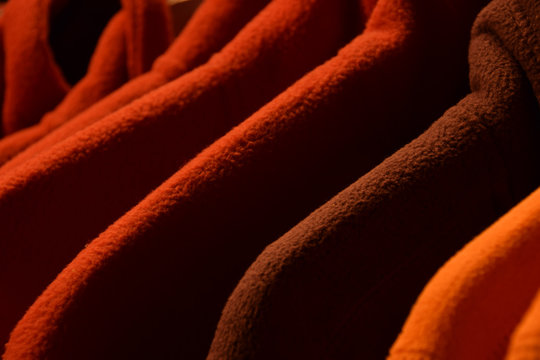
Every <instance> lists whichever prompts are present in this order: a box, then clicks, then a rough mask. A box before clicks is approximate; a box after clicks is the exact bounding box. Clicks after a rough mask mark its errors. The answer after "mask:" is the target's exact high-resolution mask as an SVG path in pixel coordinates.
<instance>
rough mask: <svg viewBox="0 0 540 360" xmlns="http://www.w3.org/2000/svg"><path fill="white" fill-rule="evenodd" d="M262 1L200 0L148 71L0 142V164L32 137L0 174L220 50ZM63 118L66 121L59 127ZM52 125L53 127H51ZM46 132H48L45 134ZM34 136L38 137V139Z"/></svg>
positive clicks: (259, 7) (258, 7)
mask: <svg viewBox="0 0 540 360" xmlns="http://www.w3.org/2000/svg"><path fill="white" fill-rule="evenodd" d="M268 1H269V0H251V1H249V0H206V1H205V2H204V3H203V4H202V5H200V6H199V8H198V9H197V11H196V13H195V14H194V15H193V17H192V18H191V20H190V21H189V23H188V24H187V25H186V27H185V28H184V29H183V30H182V33H181V34H180V35H179V36H178V37H177V38H176V40H175V41H174V43H173V44H172V45H171V47H170V48H169V50H168V51H167V52H166V53H165V54H164V55H163V56H161V57H160V58H159V59H158V60H157V61H156V63H155V64H154V65H153V67H152V71H151V72H149V73H148V74H144V75H143V76H140V77H138V78H136V79H134V80H133V81H130V82H129V83H128V84H126V85H125V86H123V87H122V88H120V89H119V90H118V91H116V92H114V93H112V94H111V95H110V96H107V97H106V98H104V99H103V100H102V101H100V102H98V103H97V104H95V105H94V106H92V107H90V108H89V109H87V110H86V111H84V112H82V113H81V114H80V115H79V116H76V117H75V118H72V115H71V114H64V113H62V112H59V113H56V112H54V113H52V114H50V115H49V116H46V117H45V118H44V119H43V120H42V121H41V122H40V123H39V124H37V125H35V126H32V127H30V128H28V129H25V130H24V131H19V132H18V133H16V134H14V135H12V136H10V137H8V138H6V139H3V140H2V141H0V165H2V164H4V163H6V161H8V160H9V159H11V158H13V157H14V156H15V155H17V154H18V153H19V152H21V151H23V150H24V149H26V148H27V147H28V146H30V145H31V144H33V143H34V142H36V141H37V143H36V144H34V146H31V147H30V148H29V149H27V150H26V151H24V152H23V153H21V154H20V155H19V156H17V157H15V158H14V159H12V160H11V161H10V162H8V163H7V164H5V165H4V166H3V167H1V168H0V174H2V173H5V172H6V171H9V170H11V169H13V168H15V167H17V166H18V165H20V164H22V163H24V162H25V161H26V160H28V159H30V158H32V157H34V156H35V155H36V154H39V153H40V152H41V151H43V150H45V149H48V148H50V147H51V146H52V145H54V144H56V143H58V142H59V141H61V140H63V139H65V138H67V137H68V136H70V135H72V134H74V133H75V132H77V131H79V130H81V129H83V128H85V127H86V126H88V125H90V124H92V123H93V122H95V121H97V120H100V119H102V118H103V117H104V116H106V115H108V114H109V113H111V112H113V111H115V110H118V109H119V108H121V107H123V106H124V105H127V104H129V103H130V102H131V101H133V100H135V99H136V98H138V97H140V96H142V95H144V94H145V93H147V92H149V91H151V90H153V89H155V88H158V87H159V86H161V85H163V84H165V83H167V82H169V81H171V80H173V79H175V78H177V77H178V76H180V75H182V74H183V73H185V72H187V71H189V70H191V69H193V68H195V67H196V66H198V65H200V64H202V63H204V62H206V60H208V58H209V57H210V55H212V54H213V53H214V52H216V51H218V50H220V49H221V48H222V47H223V45H225V44H226V43H227V42H228V41H229V40H230V39H231V38H232V37H233V36H234V35H235V34H236V33H237V32H238V30H239V29H240V28H241V27H242V26H244V25H245V23H246V22H247V21H248V20H249V19H250V18H252V17H253V16H254V14H256V13H257V12H258V11H259V10H260V9H261V8H262V7H263V6H264V5H265V4H266V3H267V2H268ZM143 3H144V1H143ZM150 40H151V39H150ZM66 122H67V124H66V126H61V125H63V124H65V123H66ZM58 127H60V129H58V131H53V130H55V129H56V128H58ZM49 133H51V134H50V135H49V136H46V135H47V134H49ZM43 137H45V138H43ZM42 138H43V139H42ZM39 139H42V140H41V141H38V140H39Z"/></svg>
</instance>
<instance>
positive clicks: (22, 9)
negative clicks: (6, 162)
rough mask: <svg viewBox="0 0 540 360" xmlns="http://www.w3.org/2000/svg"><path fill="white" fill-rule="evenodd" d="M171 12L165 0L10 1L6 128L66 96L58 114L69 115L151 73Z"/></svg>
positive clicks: (29, 120) (33, 118)
mask: <svg viewBox="0 0 540 360" xmlns="http://www.w3.org/2000/svg"><path fill="white" fill-rule="evenodd" d="M117 10H119V11H118V12H117ZM116 12H117V13H116ZM115 13H116V15H114V14H115ZM111 17H112V19H111V20H110V21H109V19H110V18H111ZM169 17H170V16H169V13H168V9H167V5H166V3H165V1H164V0H150V1H145V0H123V1H122V2H121V6H120V3H119V2H118V1H110V0H101V1H89V0H85V1H82V0H77V1H75V0H72V1H70V2H66V1H63V2H62V1H59V0H11V1H9V3H8V4H7V5H6V7H5V10H4V15H3V34H2V37H3V43H4V44H3V50H4V58H5V66H4V67H2V69H1V71H2V72H3V75H4V77H5V85H4V88H3V89H2V90H3V91H4V102H3V107H2V125H3V129H4V133H5V134H9V133H13V132H15V131H17V130H20V129H22V128H25V127H27V126H30V125H33V124H35V123H37V122H39V120H40V119H41V117H42V116H43V115H44V114H45V113H46V112H48V111H50V110H52V109H53V108H55V107H56V106H57V105H58V104H59V103H60V102H61V100H62V99H64V97H65V96H66V95H68V96H67V98H66V99H65V100H64V101H63V102H62V105H61V106H60V107H59V108H57V109H56V110H55V112H54V114H55V115H53V116H56V117H63V118H66V117H67V118H69V117H71V116H73V115H75V114H76V113H78V112H80V111H82V110H83V109H85V108H86V107H88V106H89V105H91V104H92V103H94V102H96V101H98V100H99V99H100V98H102V97H103V96H105V95H107V94H109V93H110V92H112V91H113V90H115V89H116V88H118V87H119V86H120V85H122V84H123V83H124V82H126V81H127V80H128V79H130V78H133V77H136V76H138V75H140V74H142V73H143V72H145V71H147V70H148V69H149V68H150V65H151V64H152V62H153V61H154V60H155V58H156V57H157V56H158V55H160V54H161V53H162V52H163V51H165V49H166V48H167V46H168V45H169V43H170V40H171V31H172V30H171V24H170V19H169ZM107 22H108V24H107ZM106 24H107V25H106ZM105 25H106V27H105ZM103 27H105V29H104V30H103V34H102V35H101V36H100V34H101V31H102V28H103ZM98 38H99V41H98ZM96 42H97V45H96ZM94 47H95V50H94ZM92 52H93V54H92ZM87 67H88V70H87ZM85 73H86V75H85ZM72 84H76V85H75V86H74V87H73V88H71V85H72ZM8 155H11V154H4V153H2V154H1V155H0V158H5V157H6V156H8Z"/></svg>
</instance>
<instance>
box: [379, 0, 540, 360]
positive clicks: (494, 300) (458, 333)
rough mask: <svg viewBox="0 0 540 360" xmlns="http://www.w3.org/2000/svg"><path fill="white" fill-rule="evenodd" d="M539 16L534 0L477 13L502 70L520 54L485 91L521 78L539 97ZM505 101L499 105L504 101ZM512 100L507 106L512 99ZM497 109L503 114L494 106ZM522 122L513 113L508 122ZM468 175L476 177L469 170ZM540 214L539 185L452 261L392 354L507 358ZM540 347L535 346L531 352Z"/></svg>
mask: <svg viewBox="0 0 540 360" xmlns="http://www.w3.org/2000/svg"><path fill="white" fill-rule="evenodd" d="M538 19H540V3H538V1H534V0H512V1H501V0H497V1H494V2H493V3H492V4H491V5H490V6H489V7H488V8H487V9H486V11H485V12H484V14H483V16H482V17H481V18H480V19H479V23H478V25H477V30H476V31H477V33H479V36H480V35H481V36H483V37H485V38H486V40H485V41H484V44H483V46H484V48H485V49H486V54H485V56H486V57H487V55H489V53H487V51H490V50H491V49H490V47H491V48H492V49H501V50H500V52H503V51H504V50H506V54H501V55H499V58H500V59H501V61H499V63H500V68H502V66H503V62H502V59H504V57H503V55H504V56H505V57H506V58H507V59H506V61H510V60H512V58H511V57H510V56H512V57H513V58H514V59H515V60H514V61H513V62H514V64H515V65H514V68H515V70H514V71H513V73H510V72H509V71H506V72H502V73H501V72H500V71H498V72H494V73H493V74H491V75H490V76H493V77H495V76H499V77H500V80H499V82H498V84H497V83H494V84H493V85H498V86H492V87H491V88H488V89H486V91H485V92H486V93H487V94H490V93H494V94H497V93H505V92H506V93H508V92H511V91H513V89H514V88H515V87H516V86H517V85H518V84H519V83H518V81H521V83H522V84H523V85H522V86H525V85H528V86H529V87H532V89H534V94H536V98H537V100H539V101H540V22H539V21H538ZM486 29H487V30H488V31H486ZM488 41H489V42H488ZM480 45H482V44H477V45H476V47H479V46H480ZM474 46H475V44H474V43H473V49H474ZM493 53H494V52H493ZM494 54H495V53H494ZM492 58H493V56H492ZM507 67H508V66H507ZM486 68H487V67H486ZM488 71H489V70H486V71H485V74H486V75H484V76H483V77H481V76H479V75H478V74H475V73H474V72H473V76H476V81H478V82H481V81H486V80H485V79H486V78H487V74H489V72H488ZM520 76H522V78H521V79H520ZM524 76H526V78H525V77H524ZM473 80H474V79H473ZM531 85H532V86H531ZM516 95H519V93H516ZM516 95H514V96H516ZM503 100H505V98H501V99H500V100H498V101H497V103H499V104H504V102H503ZM509 100H510V99H508V100H506V103H507V104H511V102H510V101H509ZM536 108H538V105H536ZM492 111H499V113H500V110H498V109H497V108H493V110H492ZM529 112H530V114H532V115H534V116H535V118H534V120H535V121H536V122H537V123H538V120H539V119H540V115H539V113H538V110H534V108H531V109H530V110H529ZM517 120H518V118H517V117H516V116H514V117H513V118H509V120H507V121H511V122H512V123H514V122H516V121H517ZM514 126H515V125H512V127H514ZM512 127H508V128H507V129H506V131H510V130H511V129H512ZM531 130H532V129H531ZM534 131H536V132H537V131H538V130H534ZM536 141H538V140H536ZM516 151H517V148H516ZM536 151H538V150H537V149H536ZM531 166H534V165H533V164H531ZM468 176H469V178H471V179H472V178H473V175H472V174H469V175H468ZM492 176H495V174H494V175H492ZM513 176H515V175H513ZM482 181H483V180H482ZM484 185H485V183H484ZM472 208H473V209H471V211H473V212H476V211H481V208H480V207H478V206H473V207H472ZM539 212H540V190H537V191H536V192H535V193H533V194H532V195H531V196H529V197H528V198H527V199H526V200H524V201H523V202H522V203H521V204H520V205H519V206H517V207H516V208H514V209H513V210H512V211H510V212H509V213H508V214H506V215H505V216H504V217H502V218H501V219H500V220H499V221H498V222H497V223H495V224H494V225H493V226H491V227H490V228H489V229H487V230H486V231H485V232H484V233H483V234H481V235H480V236H479V237H477V238H476V239H475V240H473V241H472V242H471V243H470V244H468V245H467V246H466V247H465V248H463V249H462V250H461V251H460V252H459V253H458V254H457V255H455V256H454V257H453V258H452V259H451V260H449V261H448V262H447V263H446V264H445V265H444V266H443V267H442V268H441V269H440V270H439V271H438V272H437V274H436V275H435V277H434V278H433V279H432V280H431V281H430V282H429V284H428V285H427V286H426V288H425V289H424V290H423V292H422V294H421V295H420V297H419V298H418V300H417V302H416V304H415V305H414V307H413V309H412V311H411V314H410V315H409V317H408V319H407V321H406V323H405V325H404V327H403V330H402V333H401V334H400V336H399V337H398V339H397V340H396V342H395V344H394V345H393V347H392V350H391V354H390V359H392V360H405V359H407V360H409V359H423V360H424V359H437V360H442V359H464V360H467V359H502V358H503V357H504V354H505V352H506V349H507V346H508V339H509V337H510V334H511V333H512V331H513V329H514V328H515V326H516V325H517V323H518V322H519V320H520V318H521V316H522V315H523V313H524V312H525V310H526V308H527V306H528V305H529V304H530V302H531V300H532V299H533V297H534V295H535V293H536V291H537V289H538V288H539V286H540V277H539V276H538V272H539V270H540V268H539V267H540V263H539V261H538V254H539V250H540V248H539V246H540V244H539V242H538V233H539V231H540V229H539V226H540V223H539V221H538V219H539V217H538V215H539ZM456 226H457V224H456ZM438 240H440V238H439V239H438ZM531 339H532V338H531ZM525 340H530V339H525ZM517 347H520V346H517ZM537 349H538V348H537ZM537 349H536V350H534V349H532V348H531V349H530V351H531V354H534V353H535V351H537ZM526 351H527V349H524V350H523V352H521V350H516V355H515V356H516V357H515V358H516V359H517V358H520V359H521V358H523V359H533V358H538V357H535V356H532V357H520V356H524V355H526ZM518 353H519V354H520V355H519V356H518V355H517V354H518ZM536 354H538V352H536ZM529 355H530V354H529Z"/></svg>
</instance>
